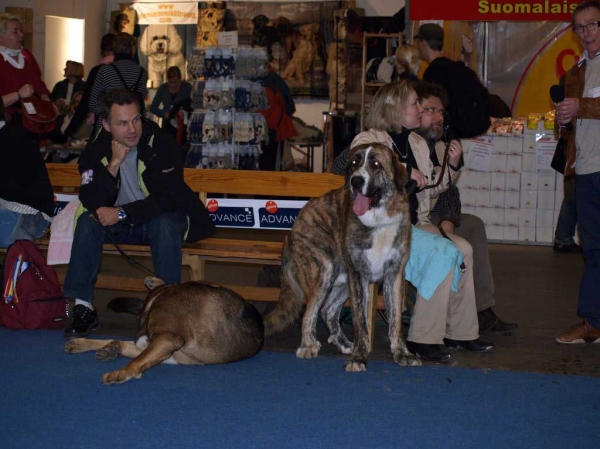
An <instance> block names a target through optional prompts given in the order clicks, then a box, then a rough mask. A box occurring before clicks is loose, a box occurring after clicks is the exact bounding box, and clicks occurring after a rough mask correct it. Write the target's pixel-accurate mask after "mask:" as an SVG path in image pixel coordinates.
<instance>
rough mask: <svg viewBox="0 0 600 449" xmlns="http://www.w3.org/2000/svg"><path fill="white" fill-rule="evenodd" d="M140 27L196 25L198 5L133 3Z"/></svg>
mask: <svg viewBox="0 0 600 449" xmlns="http://www.w3.org/2000/svg"><path fill="white" fill-rule="evenodd" d="M133 8H134V9H135V10H136V11H137V15H138V23H139V24H140V25H197V24H198V3H197V2H193V3H135V4H133Z"/></svg>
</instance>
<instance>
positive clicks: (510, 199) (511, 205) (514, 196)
mask: <svg viewBox="0 0 600 449" xmlns="http://www.w3.org/2000/svg"><path fill="white" fill-rule="evenodd" d="M504 207H505V208H506V209H516V210H518V209H519V208H520V207H521V193H520V192H504Z"/></svg>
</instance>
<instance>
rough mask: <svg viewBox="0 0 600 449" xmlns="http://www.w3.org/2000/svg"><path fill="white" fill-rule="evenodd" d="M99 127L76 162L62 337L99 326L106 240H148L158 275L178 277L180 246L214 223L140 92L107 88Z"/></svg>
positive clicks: (209, 231)
mask: <svg viewBox="0 0 600 449" xmlns="http://www.w3.org/2000/svg"><path fill="white" fill-rule="evenodd" d="M101 105H102V116H103V117H106V118H105V119H104V120H103V122H102V127H103V130H102V131H101V132H100V134H99V135H98V136H97V137H96V139H94V141H93V142H90V143H89V144H88V145H87V146H86V148H85V149H84V151H83V153H82V154H81V157H80V160H79V171H80V173H81V187H80V189H79V199H80V201H81V204H82V206H83V208H85V209H86V211H85V212H84V213H82V214H81V215H80V216H79V218H78V219H77V224H76V227H75V236H74V239H73V246H72V250H71V260H70V263H69V269H68V271H67V276H66V279H65V285H64V290H65V295H66V296H67V297H71V298H75V307H74V308H73V322H72V324H71V325H70V326H69V327H67V328H66V329H65V336H67V337H83V336H87V335H88V334H89V333H90V331H91V330H93V329H95V328H96V327H98V325H99V320H98V314H97V313H96V310H95V309H94V308H93V306H92V301H93V297H94V286H95V283H96V279H97V274H98V269H99V267H100V261H101V258H102V245H103V243H110V242H113V241H114V242H117V243H126V244H149V245H150V251H151V253H152V262H153V265H154V269H155V271H156V275H157V276H158V277H160V278H161V279H163V280H164V281H165V282H166V283H168V284H172V283H179V282H180V281H181V261H182V252H181V245H182V242H183V240H184V239H185V240H187V241H192V242H193V241H196V240H200V239H203V238H206V237H208V236H210V235H211V234H212V233H213V232H214V229H215V227H214V224H213V222H212V220H211V219H210V216H209V214H208V212H207V210H206V209H205V207H204V205H203V204H202V202H201V201H200V200H199V198H198V195H197V194H195V193H194V192H193V191H192V190H191V189H190V188H189V187H188V186H187V185H186V184H185V181H184V179H183V154H182V152H181V149H180V147H179V146H178V145H177V143H176V142H175V140H173V138H172V137H171V136H169V135H168V134H167V133H165V132H163V131H162V130H161V129H160V128H158V127H157V126H156V125H154V124H153V123H147V122H143V119H142V117H141V115H140V110H139V103H138V97H137V96H136V94H135V93H133V92H131V91H130V90H127V89H122V88H117V89H111V90H109V91H108V92H107V94H106V95H105V96H104V97H103V98H102V101H101Z"/></svg>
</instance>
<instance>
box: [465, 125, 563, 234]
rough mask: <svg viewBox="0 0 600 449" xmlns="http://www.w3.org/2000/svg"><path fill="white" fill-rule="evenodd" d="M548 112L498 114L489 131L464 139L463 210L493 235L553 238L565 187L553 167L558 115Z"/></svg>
mask: <svg viewBox="0 0 600 449" xmlns="http://www.w3.org/2000/svg"><path fill="white" fill-rule="evenodd" d="M545 118H546V119H545V120H544V117H543V116H542V114H531V115H530V117H528V118H527V119H525V118H523V119H503V120H497V121H495V122H494V123H493V124H492V127H490V130H489V131H488V133H487V134H485V135H483V136H480V137H477V138H475V139H469V140H463V142H462V143H463V150H464V153H465V154H464V158H465V167H464V168H463V170H462V171H461V172H462V173H461V176H460V179H459V181H458V183H457V185H458V187H460V192H461V203H462V212H463V213H471V214H474V215H477V216H478V217H480V218H481V219H482V220H483V221H484V223H485V226H486V231H487V235H488V239H489V240H491V241H504V242H510V243H516V242H519V243H521V242H541V243H544V244H549V243H551V242H552V241H553V238H554V229H555V228H556V222H557V220H558V212H559V210H560V205H561V202H562V197H563V191H562V188H563V187H562V178H561V177H560V175H559V176H558V177H557V174H556V172H555V171H554V170H553V169H552V168H550V160H551V159H552V154H553V153H554V148H555V147H556V140H555V137H554V132H553V127H554V121H553V119H552V117H550V116H549V115H547V116H546V117H545Z"/></svg>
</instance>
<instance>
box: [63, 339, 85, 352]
mask: <svg viewBox="0 0 600 449" xmlns="http://www.w3.org/2000/svg"><path fill="white" fill-rule="evenodd" d="M86 342H87V338H73V339H72V340H69V341H68V342H66V343H65V352H66V353H67V354H78V353H80V352H85V351H86V350H87V345H86Z"/></svg>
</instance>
